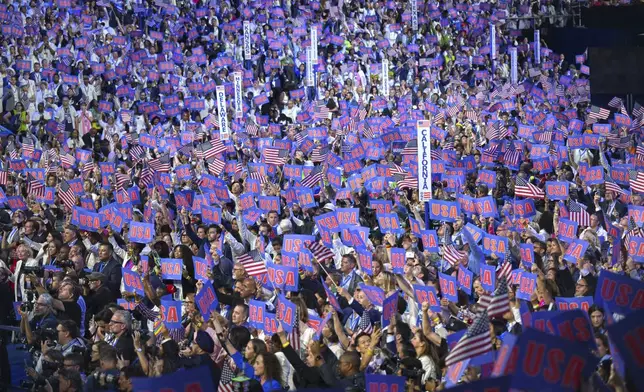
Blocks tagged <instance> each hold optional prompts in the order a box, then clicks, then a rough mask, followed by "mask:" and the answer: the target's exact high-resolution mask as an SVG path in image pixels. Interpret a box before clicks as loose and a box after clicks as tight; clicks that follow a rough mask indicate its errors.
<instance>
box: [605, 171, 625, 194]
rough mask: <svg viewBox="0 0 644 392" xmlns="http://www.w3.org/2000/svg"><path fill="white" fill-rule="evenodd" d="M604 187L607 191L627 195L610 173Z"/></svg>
mask: <svg viewBox="0 0 644 392" xmlns="http://www.w3.org/2000/svg"><path fill="white" fill-rule="evenodd" d="M604 187H605V188H606V190H607V191H611V192H615V193H620V194H623V195H624V194H626V192H625V191H624V190H623V189H622V187H621V186H619V185H618V184H617V183H616V182H615V181H614V180H613V178H612V177H611V176H610V174H608V173H606V174H605V178H604Z"/></svg>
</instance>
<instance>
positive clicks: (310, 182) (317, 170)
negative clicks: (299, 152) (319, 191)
mask: <svg viewBox="0 0 644 392" xmlns="http://www.w3.org/2000/svg"><path fill="white" fill-rule="evenodd" d="M323 177H324V176H323V174H322V166H316V167H314V168H313V170H311V172H310V173H309V175H308V176H306V177H304V178H303V179H302V186H303V187H306V188H313V187H314V186H316V185H318V184H319V183H320V181H322V178H323Z"/></svg>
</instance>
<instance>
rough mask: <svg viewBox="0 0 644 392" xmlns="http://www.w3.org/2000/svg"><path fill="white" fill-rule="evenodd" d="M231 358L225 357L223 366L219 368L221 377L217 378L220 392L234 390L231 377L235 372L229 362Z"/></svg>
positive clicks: (232, 391) (231, 391)
mask: <svg viewBox="0 0 644 392" xmlns="http://www.w3.org/2000/svg"><path fill="white" fill-rule="evenodd" d="M231 361H232V358H230V357H226V359H225V360H224V366H223V367H222V369H221V378H220V379H219V388H218V390H219V391H222V392H234V390H235V388H234V386H233V377H235V373H234V372H233V370H232V368H231V365H230V362H231Z"/></svg>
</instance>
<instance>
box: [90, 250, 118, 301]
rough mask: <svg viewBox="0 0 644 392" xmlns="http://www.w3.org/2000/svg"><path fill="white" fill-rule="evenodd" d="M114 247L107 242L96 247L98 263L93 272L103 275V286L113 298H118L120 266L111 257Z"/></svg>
mask: <svg viewBox="0 0 644 392" xmlns="http://www.w3.org/2000/svg"><path fill="white" fill-rule="evenodd" d="M113 255H114V247H113V246H112V244H110V243H109V242H103V243H101V245H100V246H99V247H98V263H96V264H95V265H94V268H93V270H92V271H93V272H100V273H102V274H103V275H105V278H106V280H105V286H107V288H109V289H110V291H111V292H112V294H113V295H114V297H116V298H120V297H121V293H120V291H119V289H120V287H121V278H122V276H121V275H122V274H121V264H120V263H119V262H118V261H116V259H115V258H114V257H113Z"/></svg>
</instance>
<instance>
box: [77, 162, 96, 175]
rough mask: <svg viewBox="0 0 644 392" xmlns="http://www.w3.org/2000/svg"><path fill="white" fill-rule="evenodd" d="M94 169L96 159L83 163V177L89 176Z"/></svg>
mask: <svg viewBox="0 0 644 392" xmlns="http://www.w3.org/2000/svg"><path fill="white" fill-rule="evenodd" d="M94 169H96V164H95V163H94V161H88V162H85V163H84V164H83V168H82V169H81V174H82V175H83V177H87V176H89V175H90V174H92V172H93V171H94Z"/></svg>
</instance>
